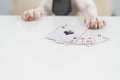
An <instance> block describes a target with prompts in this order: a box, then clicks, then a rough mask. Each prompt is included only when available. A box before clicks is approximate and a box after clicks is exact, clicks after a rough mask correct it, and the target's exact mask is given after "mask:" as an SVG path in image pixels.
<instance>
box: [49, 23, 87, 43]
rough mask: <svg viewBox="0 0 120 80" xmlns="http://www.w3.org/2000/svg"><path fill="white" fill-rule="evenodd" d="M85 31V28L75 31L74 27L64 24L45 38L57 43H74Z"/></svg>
mask: <svg viewBox="0 0 120 80" xmlns="http://www.w3.org/2000/svg"><path fill="white" fill-rule="evenodd" d="M86 30H87V28H84V29H81V30H79V31H77V29H76V28H75V29H74V26H69V25H67V24H65V25H62V26H60V27H58V28H57V29H55V30H54V31H53V32H51V33H50V34H48V36H47V38H48V39H51V40H54V41H59V42H66V43H75V42H76V41H77V40H78V39H79V37H80V36H81V35H82V34H83V33H84V32H85V31H86Z"/></svg>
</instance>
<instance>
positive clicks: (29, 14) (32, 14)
mask: <svg viewBox="0 0 120 80" xmlns="http://www.w3.org/2000/svg"><path fill="white" fill-rule="evenodd" d="M42 15H43V12H42V11H40V10H35V9H31V10H28V11H25V12H24V13H23V14H22V16H21V17H22V19H23V20H25V21H33V20H36V19H38V18H40V17H41V16H42Z"/></svg>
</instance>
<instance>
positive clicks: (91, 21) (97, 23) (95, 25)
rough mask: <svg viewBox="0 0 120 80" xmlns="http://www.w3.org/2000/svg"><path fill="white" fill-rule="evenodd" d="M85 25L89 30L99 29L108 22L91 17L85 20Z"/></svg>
mask: <svg viewBox="0 0 120 80" xmlns="http://www.w3.org/2000/svg"><path fill="white" fill-rule="evenodd" d="M85 24H86V25H87V27H88V28H89V29H99V28H102V27H104V26H105V25H106V22H105V21H104V20H103V19H101V18H99V17H91V18H87V19H85Z"/></svg>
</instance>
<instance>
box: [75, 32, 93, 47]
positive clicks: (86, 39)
mask: <svg viewBox="0 0 120 80" xmlns="http://www.w3.org/2000/svg"><path fill="white" fill-rule="evenodd" d="M76 44H80V45H90V44H95V40H94V38H93V36H92V34H91V33H90V32H89V30H87V31H86V32H85V33H84V34H83V36H81V37H80V38H79V40H78V41H77V42H76Z"/></svg>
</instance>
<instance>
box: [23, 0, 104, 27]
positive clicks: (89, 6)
mask: <svg viewBox="0 0 120 80" xmlns="http://www.w3.org/2000/svg"><path fill="white" fill-rule="evenodd" d="M71 1H72V7H73V8H72V12H71V13H70V14H69V15H72V16H76V15H80V14H79V13H82V14H83V16H84V18H85V24H86V25H87V26H88V28H93V29H97V28H101V27H103V26H105V21H103V20H102V19H100V18H98V13H97V8H96V5H95V3H94V1H93V0H71ZM43 15H44V16H45V15H54V13H53V12H52V0H41V2H40V6H39V7H38V8H36V9H31V10H27V11H25V12H24V13H23V15H22V18H23V19H24V20H26V21H31V20H35V19H38V18H39V17H41V16H43Z"/></svg>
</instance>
